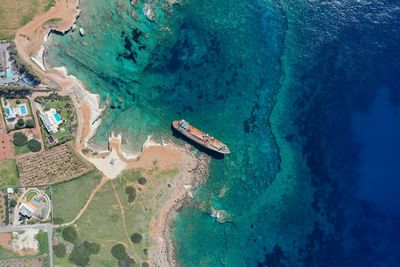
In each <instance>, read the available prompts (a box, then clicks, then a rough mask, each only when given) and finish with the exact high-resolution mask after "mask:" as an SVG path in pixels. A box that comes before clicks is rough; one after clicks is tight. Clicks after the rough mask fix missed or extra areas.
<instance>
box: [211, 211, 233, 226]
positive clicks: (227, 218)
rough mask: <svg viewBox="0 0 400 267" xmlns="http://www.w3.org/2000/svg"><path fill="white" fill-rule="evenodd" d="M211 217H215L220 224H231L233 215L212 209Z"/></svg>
mask: <svg viewBox="0 0 400 267" xmlns="http://www.w3.org/2000/svg"><path fill="white" fill-rule="evenodd" d="M210 215H211V217H214V218H215V219H216V221H217V222H218V223H225V222H231V221H232V217H231V215H230V214H229V213H228V212H227V211H225V210H217V209H215V208H213V207H211V214H210Z"/></svg>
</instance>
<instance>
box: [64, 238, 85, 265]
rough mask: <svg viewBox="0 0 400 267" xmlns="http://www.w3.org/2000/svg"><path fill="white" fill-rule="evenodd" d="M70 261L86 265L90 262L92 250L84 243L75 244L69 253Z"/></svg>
mask: <svg viewBox="0 0 400 267" xmlns="http://www.w3.org/2000/svg"><path fill="white" fill-rule="evenodd" d="M69 261H70V262H72V263H74V264H76V265H78V266H86V265H88V264H89V261H90V251H89V250H88V249H87V248H86V247H85V245H84V243H80V244H79V245H75V246H74V248H73V249H72V251H71V254H70V255H69Z"/></svg>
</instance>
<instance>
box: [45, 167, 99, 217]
mask: <svg viewBox="0 0 400 267" xmlns="http://www.w3.org/2000/svg"><path fill="white" fill-rule="evenodd" d="M101 176H102V175H101V173H100V172H98V171H93V172H91V173H88V174H86V175H83V176H81V177H80V178H77V179H75V180H72V181H69V182H65V183H61V184H57V185H55V186H53V212H54V218H57V219H62V221H63V222H69V221H72V220H73V219H74V218H75V216H76V215H77V214H78V212H79V210H80V209H81V208H82V207H83V205H84V204H85V203H86V201H87V198H88V196H89V193H90V192H91V191H92V190H93V188H94V187H95V186H96V184H97V183H98V182H99V181H100V179H101Z"/></svg>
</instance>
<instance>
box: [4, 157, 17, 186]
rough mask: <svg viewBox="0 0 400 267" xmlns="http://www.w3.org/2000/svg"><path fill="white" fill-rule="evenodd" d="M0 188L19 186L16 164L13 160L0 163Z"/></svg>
mask: <svg viewBox="0 0 400 267" xmlns="http://www.w3.org/2000/svg"><path fill="white" fill-rule="evenodd" d="M0 173H1V176H0V187H6V186H16V185H18V184H19V179H18V170H17V164H16V162H15V160H13V159H6V160H2V161H0Z"/></svg>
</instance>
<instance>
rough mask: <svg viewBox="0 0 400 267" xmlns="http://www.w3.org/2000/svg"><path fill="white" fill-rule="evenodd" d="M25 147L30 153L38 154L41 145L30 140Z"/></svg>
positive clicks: (36, 141)
mask: <svg viewBox="0 0 400 267" xmlns="http://www.w3.org/2000/svg"><path fill="white" fill-rule="evenodd" d="M27 146H28V148H29V150H30V151H32V152H38V151H40V150H41V149H42V144H41V143H40V142H39V141H38V140H35V139H31V140H29V141H28V143H27Z"/></svg>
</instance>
